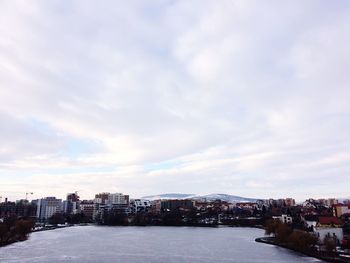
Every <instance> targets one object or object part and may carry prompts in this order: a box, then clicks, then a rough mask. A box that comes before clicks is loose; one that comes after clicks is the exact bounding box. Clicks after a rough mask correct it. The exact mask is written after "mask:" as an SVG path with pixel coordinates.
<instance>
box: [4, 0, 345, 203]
mask: <svg viewBox="0 0 350 263" xmlns="http://www.w3.org/2000/svg"><path fill="white" fill-rule="evenodd" d="M349 69H350V2H349V1H345V0H344V1H341V0H339V1H294V0H293V1H247V0H242V1H235V0H231V1H228V0H227V1H226V0H222V1H204V0H198V1H195V0H193V1H187V0H183V1H173V0H169V1H165V0H155V1H102V2H99V3H97V2H96V1H85V0H84V1H82V0H81V1H44V0H41V1H24V0H23V1H0V124H1V126H0V179H1V180H0V195H2V196H8V197H10V198H11V199H15V198H23V197H24V195H25V192H29V191H31V192H34V196H33V198H38V197H42V196H49V195H51V196H52V195H56V196H58V197H61V198H62V197H64V196H65V194H66V193H67V192H72V191H75V190H80V191H81V192H80V195H81V196H82V197H83V198H92V197H93V194H95V193H97V192H101V191H109V192H117V191H118V192H123V193H129V194H130V195H131V196H133V197H140V196H143V195H149V194H159V193H167V192H179V193H198V194H207V193H214V192H219V193H228V194H235V195H241V196H247V197H260V198H267V197H274V198H278V197H289V196H290V197H294V198H296V199H298V200H302V199H304V198H306V197H332V196H335V197H344V196H350V192H349V189H350V182H349V176H350V174H349V173H350V87H349V83H350V73H349Z"/></svg>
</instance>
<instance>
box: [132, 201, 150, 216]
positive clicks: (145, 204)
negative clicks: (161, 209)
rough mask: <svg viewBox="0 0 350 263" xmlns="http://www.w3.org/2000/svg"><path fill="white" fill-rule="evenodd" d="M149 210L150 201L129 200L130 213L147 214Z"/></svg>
mask: <svg viewBox="0 0 350 263" xmlns="http://www.w3.org/2000/svg"><path fill="white" fill-rule="evenodd" d="M150 208H151V201H149V200H146V199H131V200H130V209H131V213H134V214H137V213H141V212H147V211H149V210H150Z"/></svg>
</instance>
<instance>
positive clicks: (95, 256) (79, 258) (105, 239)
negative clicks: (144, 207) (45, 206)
mask: <svg viewBox="0 0 350 263" xmlns="http://www.w3.org/2000/svg"><path fill="white" fill-rule="evenodd" d="M260 236H263V231H262V230H260V229H254V228H194V227H104V226H80V227H70V228H65V229H56V230H52V231H44V232H38V233H33V234H32V235H31V236H30V239H29V240H28V241H25V242H19V243H15V244H12V245H10V246H7V247H3V248H0V262H1V263H4V262H21V263H22V262H99V263H102V262H123V263H124V262H126V263H128V262H130V263H139V262H176V263H177V262H188V263H190V262H191V263H195V262H259V263H262V262H266V263H273V262H287V263H288V262H322V261H320V260H317V259H313V258H308V257H304V256H301V255H299V254H296V253H293V252H290V251H288V250H286V249H283V248H279V247H275V246H271V245H265V244H261V243H256V242H255V241H254V239H255V238H256V237H260Z"/></svg>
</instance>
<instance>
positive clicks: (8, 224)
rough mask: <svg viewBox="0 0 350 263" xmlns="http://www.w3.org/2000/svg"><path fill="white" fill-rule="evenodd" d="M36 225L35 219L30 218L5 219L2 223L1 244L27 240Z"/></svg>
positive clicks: (0, 224)
mask: <svg viewBox="0 0 350 263" xmlns="http://www.w3.org/2000/svg"><path fill="white" fill-rule="evenodd" d="M34 225H35V223H34V221H32V220H30V219H18V218H16V217H9V218H6V219H4V222H2V223H0V246H5V245H8V244H11V243H14V242H17V241H23V240H26V239H27V238H28V235H29V233H30V232H31V231H32V229H33V227H34Z"/></svg>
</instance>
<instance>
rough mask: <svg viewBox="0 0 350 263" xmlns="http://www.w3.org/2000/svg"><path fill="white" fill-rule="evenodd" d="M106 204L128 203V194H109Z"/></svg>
mask: <svg viewBox="0 0 350 263" xmlns="http://www.w3.org/2000/svg"><path fill="white" fill-rule="evenodd" d="M107 204H110V205H129V196H128V195H123V194H122V193H115V194H110V195H109V196H108V201H107Z"/></svg>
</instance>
